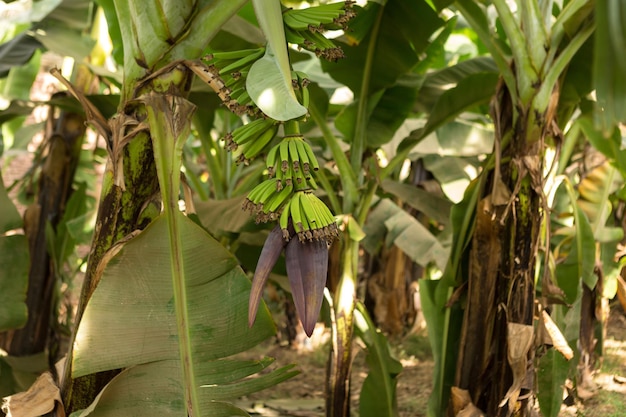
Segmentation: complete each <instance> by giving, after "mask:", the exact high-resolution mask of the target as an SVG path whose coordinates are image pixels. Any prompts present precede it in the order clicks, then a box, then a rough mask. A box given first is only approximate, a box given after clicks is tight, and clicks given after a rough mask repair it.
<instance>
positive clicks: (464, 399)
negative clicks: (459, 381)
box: [450, 387, 485, 417]
mask: <svg viewBox="0 0 626 417" xmlns="http://www.w3.org/2000/svg"><path fill="white" fill-rule="evenodd" d="M450 401H451V402H452V410H453V413H454V416H455V417H485V413H483V412H482V411H481V410H480V408H478V407H476V406H475V405H474V403H473V402H472V399H471V398H470V395H469V391H468V390H465V389H461V388H458V387H452V388H451V390H450Z"/></svg>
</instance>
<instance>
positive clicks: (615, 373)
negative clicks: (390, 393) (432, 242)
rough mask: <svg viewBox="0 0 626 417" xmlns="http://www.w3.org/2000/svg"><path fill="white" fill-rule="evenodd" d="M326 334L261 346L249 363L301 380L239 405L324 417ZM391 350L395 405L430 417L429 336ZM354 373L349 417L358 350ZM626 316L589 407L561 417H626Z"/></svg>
mask: <svg viewBox="0 0 626 417" xmlns="http://www.w3.org/2000/svg"><path fill="white" fill-rule="evenodd" d="M327 337H328V336H327V332H325V331H324V330H323V329H316V333H315V334H314V336H313V338H312V340H310V341H307V342H306V343H297V344H296V346H295V347H288V346H280V344H278V343H277V342H276V341H275V340H273V341H269V342H267V343H265V344H264V345H261V346H259V347H258V348H257V349H255V350H254V351H253V352H248V353H246V355H247V356H248V357H250V356H252V357H262V356H270V357H274V358H276V364H277V365H279V366H280V365H286V364H290V363H295V364H297V367H298V369H299V370H300V372H301V373H300V374H299V375H298V376H296V377H294V378H292V379H290V380H288V381H286V382H284V383H282V384H279V385H278V386H276V387H273V388H272V389H269V390H266V391H262V392H259V393H256V394H254V395H251V396H249V397H246V398H242V399H240V400H239V401H238V403H237V404H238V405H239V406H241V407H242V408H244V409H246V411H248V412H249V413H250V415H252V416H267V417H270V416H272V417H283V416H284V417H287V416H293V417H313V416H316V417H317V416H323V415H324V412H323V410H324V380H325V375H326V369H325V366H326V359H327V355H328V347H329V345H328V341H327ZM392 345H393V347H392V350H393V351H394V353H395V355H396V357H397V358H398V359H399V360H400V361H401V362H402V364H403V370H402V373H401V374H400V375H399V377H398V385H397V399H398V411H399V415H400V416H401V417H423V416H426V408H427V404H428V399H429V396H430V393H431V389H432V381H431V380H432V371H433V361H432V356H431V354H430V348H429V346H428V340H427V337H426V334H425V333H421V334H414V335H410V336H408V337H406V338H404V339H403V340H399V341H394V342H393V343H392ZM355 352H356V355H355V360H354V365H353V373H352V395H351V414H352V415H353V416H358V415H359V413H358V409H359V392H360V389H361V385H362V384H363V380H364V379H365V377H366V376H367V372H368V369H367V365H366V364H365V360H364V357H365V354H364V352H363V350H362V349H360V348H357V349H356V351H355ZM625 377H626V314H625V313H624V311H623V310H622V308H621V307H620V306H619V304H614V305H613V308H612V310H611V315H610V319H609V326H608V331H607V338H606V341H605V352H604V358H603V359H602V366H601V368H600V369H599V370H598V371H597V373H596V374H595V375H594V382H595V384H596V386H595V387H594V388H595V389H593V390H592V391H591V392H589V393H585V396H588V398H587V399H586V400H585V401H581V400H573V404H572V403H571V401H569V402H570V404H571V405H569V406H567V405H563V407H562V410H561V412H560V413H559V416H563V417H622V416H626V379H625Z"/></svg>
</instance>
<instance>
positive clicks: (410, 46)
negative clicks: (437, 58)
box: [322, 0, 444, 96]
mask: <svg viewBox="0 0 626 417" xmlns="http://www.w3.org/2000/svg"><path fill="white" fill-rule="evenodd" d="M380 7H383V6H381V5H380V4H378V3H377V2H369V3H368V5H367V9H371V10H366V12H367V13H372V14H374V15H375V14H376V13H379V12H380V11H379V8H380ZM443 24H444V21H443V20H441V19H440V18H439V17H438V16H437V13H436V12H435V11H434V10H433V9H431V8H430V6H428V4H426V2H422V1H416V2H405V1H399V0H390V1H388V2H387V3H386V5H385V6H384V10H383V16H382V19H381V22H380V30H379V32H378V37H377V38H376V39H371V37H370V36H369V35H368V37H366V38H365V39H364V40H363V41H362V42H360V43H359V44H358V45H356V46H350V45H348V44H346V43H340V44H341V47H342V49H343V50H344V52H345V55H346V57H345V58H344V59H342V60H340V61H338V62H322V67H323V68H324V70H325V71H327V72H329V73H330V74H331V76H332V77H333V78H334V79H336V80H337V81H339V82H341V83H342V84H344V85H346V86H348V87H349V88H350V89H351V90H352V91H354V93H355V96H359V95H360V92H361V85H362V77H363V76H364V74H365V72H364V68H365V63H366V60H367V53H368V49H369V47H370V43H371V42H376V48H375V50H374V52H373V53H374V56H373V60H372V67H371V76H370V78H369V86H368V90H369V91H370V92H377V91H380V90H382V89H385V88H388V87H391V86H393V85H395V83H396V80H397V79H398V77H399V76H400V75H403V74H406V73H408V72H410V71H411V69H412V68H413V67H414V66H415V65H416V64H417V63H418V62H419V54H420V53H422V52H423V51H424V50H425V48H426V47H427V46H428V44H429V40H430V37H431V35H432V34H433V33H434V32H435V31H436V30H437V29H439V28H440V27H441V26H443Z"/></svg>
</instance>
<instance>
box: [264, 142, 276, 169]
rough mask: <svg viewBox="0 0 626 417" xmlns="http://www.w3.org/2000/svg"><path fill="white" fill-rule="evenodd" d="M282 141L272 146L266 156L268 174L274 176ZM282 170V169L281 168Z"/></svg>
mask: <svg viewBox="0 0 626 417" xmlns="http://www.w3.org/2000/svg"><path fill="white" fill-rule="evenodd" d="M279 147H280V143H277V144H276V145H274V146H272V149H270V151H269V152H268V153H267V157H266V158H265V166H266V167H267V175H268V176H270V177H273V176H274V175H275V174H276V166H275V165H276V156H277V155H278V148H279ZM279 171H280V170H279Z"/></svg>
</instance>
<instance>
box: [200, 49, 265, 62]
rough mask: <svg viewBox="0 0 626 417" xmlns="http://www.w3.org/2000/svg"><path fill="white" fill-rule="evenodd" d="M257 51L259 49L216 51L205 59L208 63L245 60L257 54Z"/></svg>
mask: <svg viewBox="0 0 626 417" xmlns="http://www.w3.org/2000/svg"><path fill="white" fill-rule="evenodd" d="M261 49H264V48H261ZM258 51H259V48H254V49H240V50H237V51H217V52H212V53H210V54H209V55H207V57H206V59H207V60H208V61H232V60H235V59H241V58H245V57H247V56H249V55H252V54H254V53H257V52H258ZM261 53H263V51H261Z"/></svg>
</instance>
